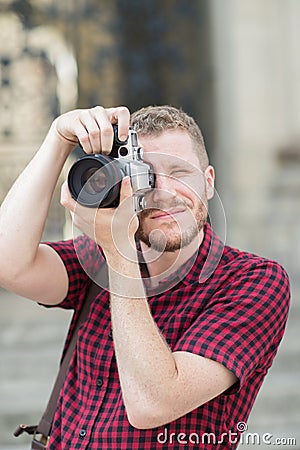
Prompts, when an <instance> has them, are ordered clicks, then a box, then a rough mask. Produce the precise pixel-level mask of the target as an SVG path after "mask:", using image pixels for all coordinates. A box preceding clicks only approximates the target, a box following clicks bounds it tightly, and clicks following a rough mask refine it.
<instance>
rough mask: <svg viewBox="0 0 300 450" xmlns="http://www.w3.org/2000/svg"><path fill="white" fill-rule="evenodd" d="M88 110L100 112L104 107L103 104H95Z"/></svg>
mask: <svg viewBox="0 0 300 450" xmlns="http://www.w3.org/2000/svg"><path fill="white" fill-rule="evenodd" d="M89 111H90V112H92V113H98V112H101V113H102V112H103V111H104V108H103V106H100V105H97V106H94V107H93V108H91V109H89Z"/></svg>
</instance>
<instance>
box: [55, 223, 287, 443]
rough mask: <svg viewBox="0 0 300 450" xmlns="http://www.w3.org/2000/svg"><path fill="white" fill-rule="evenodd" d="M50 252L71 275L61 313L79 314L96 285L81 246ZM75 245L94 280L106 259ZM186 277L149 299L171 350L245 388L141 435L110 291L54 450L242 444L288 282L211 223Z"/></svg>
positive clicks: (97, 305)
mask: <svg viewBox="0 0 300 450" xmlns="http://www.w3.org/2000/svg"><path fill="white" fill-rule="evenodd" d="M49 245H51V246H52V247H53V248H54V249H55V250H56V251H57V252H58V254H59V255H60V257H61V258H62V260H63V262H64V264H65V266H66V268H67V271H68V275H69V292H68V295H67V297H66V299H65V300H64V301H63V302H62V303H61V304H60V305H59V306H61V307H62V308H72V309H75V316H76V315H77V314H78V312H79V310H80V308H81V307H82V304H83V301H84V298H85V295H86V292H87V289H88V287H89V284H90V278H89V277H88V275H87V274H86V272H85V270H84V269H83V268H82V265H81V264H80V263H79V261H78V257H77V254H76V252H75V250H74V242H73V241H72V240H70V241H64V242H59V243H50V244H49ZM76 248H77V253H78V252H80V253H81V257H80V259H81V260H84V265H85V266H86V267H85V269H87V271H88V272H89V273H90V271H91V270H93V265H94V266H95V265H97V264H98V263H99V260H100V259H101V258H100V259H99V249H98V247H97V245H96V244H95V243H94V242H93V241H91V240H90V239H88V238H87V237H85V236H80V237H78V238H76ZM212 250H213V251H212ZM209 253H210V255H217V259H215V264H216V265H217V267H216V268H215V270H214V272H213V273H212V274H211V276H210V277H209V278H208V279H207V280H206V281H204V282H203V281H202V282H200V283H199V275H200V273H201V270H202V268H203V267H204V266H205V264H204V263H205V261H206V259H207V257H208V254H209ZM210 257H211V256H210ZM219 259H220V261H219V263H218V260H219ZM95 261H98V262H97V263H95ZM87 266H89V267H87ZM183 275H184V276H181V277H180V276H179V278H178V284H176V285H175V286H173V287H171V288H169V289H168V290H166V291H165V292H162V293H161V294H159V295H153V296H149V297H148V299H149V305H150V308H151V311H152V315H153V318H154V320H155V322H156V324H157V326H158V327H159V329H160V330H161V333H162V334H163V336H164V337H165V339H166V342H167V343H168V345H169V346H170V349H171V350H172V351H186V352H192V353H195V354H197V355H201V356H203V357H205V358H209V359H212V360H214V361H218V362H219V363H221V364H223V365H224V366H225V367H227V369H229V370H230V371H232V372H233V373H234V374H235V375H236V376H237V378H238V382H237V383H236V384H235V385H234V386H233V387H231V388H230V389H229V390H227V391H226V392H224V393H223V394H221V395H218V396H217V397H216V398H214V399H212V400H210V401H209V402H207V403H205V404H204V405H202V406H200V407H199V408H197V409H195V410H194V411H192V412H190V413H188V414H187V415H185V416H183V417H181V418H179V419H177V420H175V421H173V422H171V423H169V424H166V425H165V426H162V427H159V428H155V429H151V430H140V429H135V428H134V427H133V426H131V425H130V424H129V422H128V420H127V415H126V411H125V407H124V403H123V399H122V392H121V387H120V381H119V376H118V370H117V364H116V359H115V355H114V344H113V338H112V333H111V318H110V310H109V294H108V292H107V291H106V290H102V291H101V292H100V293H99V295H98V296H97V297H96V298H95V300H94V302H93V303H92V304H91V308H90V312H89V317H88V319H87V321H86V322H85V323H84V324H83V325H82V326H81V329H80V331H79V337H78V343H77V348H76V350H75V352H74V356H73V358H72V361H71V364H70V368H69V371H68V375H67V377H66V381H65V384H64V386H63V389H62V392H61V396H60V400H59V403H58V406H57V411H56V414H55V418H54V423H53V427H52V433H51V438H50V442H49V449H50V450H60V449H68V450H70V449H72V450H73V449H80V450H84V449H89V450H91V449H97V450H99V449H109V450H111V449H118V450H121V449H128V450H129V449H130V450H131V449H138V450H141V449H150V450H154V449H169V448H173V449H182V448H201V449H211V448H213V449H219V448H222V449H234V448H236V447H237V440H238V435H239V429H240V430H241V429H242V426H241V425H239V424H240V423H241V422H246V421H247V418H248V416H249V413H250V410H251V408H252V405H253V402H254V400H255V397H256V395H257V393H258V390H259V388H260V386H261V384H262V382H263V379H264V377H265V375H266V373H267V371H268V369H269V367H270V366H271V363H272V361H273V358H274V356H275V354H276V351H277V348H278V345H279V343H280V341H281V339H282V336H283V332H284V327H285V323H286V320H287V313H288V306H289V282H288V277H287V275H286V273H285V271H284V270H283V269H282V267H281V266H280V265H279V264H278V263H276V262H274V261H270V260H266V259H264V258H261V257H259V256H256V255H252V254H249V253H245V252H240V251H239V250H237V249H234V248H231V247H229V246H225V247H224V246H223V245H222V243H221V241H220V240H219V239H218V237H217V236H216V235H215V234H214V233H212V230H211V228H210V226H209V225H208V224H207V225H206V226H205V237H204V240H203V242H202V244H201V246H200V248H199V253H198V255H196V259H195V262H194V263H193V265H192V267H191V270H189V272H188V273H187V274H183ZM180 279H181V281H180ZM173 284H174V283H173ZM75 318H76V317H75ZM73 323H74V322H73ZM73 323H72V324H71V328H72V326H73Z"/></svg>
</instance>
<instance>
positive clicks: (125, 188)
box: [120, 176, 132, 203]
mask: <svg viewBox="0 0 300 450" xmlns="http://www.w3.org/2000/svg"><path fill="white" fill-rule="evenodd" d="M130 197H132V187H131V182H130V177H129V176H126V177H124V178H123V180H122V184H121V192H120V203H122V202H123V201H124V200H126V199H127V198H130Z"/></svg>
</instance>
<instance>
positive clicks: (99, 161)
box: [68, 125, 155, 212]
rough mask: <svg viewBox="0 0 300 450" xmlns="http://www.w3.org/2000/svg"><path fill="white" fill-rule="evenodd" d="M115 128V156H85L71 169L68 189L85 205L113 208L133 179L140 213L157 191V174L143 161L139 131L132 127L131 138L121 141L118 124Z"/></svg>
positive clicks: (133, 187) (113, 153) (137, 209)
mask: <svg viewBox="0 0 300 450" xmlns="http://www.w3.org/2000/svg"><path fill="white" fill-rule="evenodd" d="M113 129H114V140H113V146H112V151H111V153H110V154H109V155H102V154H93V155H84V156H83V157H81V158H80V159H79V160H78V161H76V162H75V163H74V164H73V166H72V167H71V169H70V172H69V175H68V187H69V190H70V192H71V195H72V197H73V198H74V199H75V200H76V201H77V202H78V203H80V204H81V205H83V206H88V207H92V208H113V207H116V206H117V205H118V204H119V200H120V188H121V181H122V179H123V178H124V177H125V176H129V177H130V180H131V186H132V191H133V200H134V209H135V211H136V212H139V211H141V210H143V209H144V208H145V206H146V204H145V194H146V193H147V192H148V191H149V190H151V189H153V188H154V185H155V175H154V171H153V168H152V166H151V165H150V164H148V163H146V162H144V161H143V149H142V148H141V147H140V146H139V144H138V139H137V134H136V132H135V131H134V130H133V129H131V128H130V129H129V135H128V138H127V139H126V140H125V141H120V139H119V137H118V127H117V125H113Z"/></svg>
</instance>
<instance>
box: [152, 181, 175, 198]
mask: <svg viewBox="0 0 300 450" xmlns="http://www.w3.org/2000/svg"><path fill="white" fill-rule="evenodd" d="M151 194H152V195H151V198H152V200H153V202H154V203H158V202H166V201H169V200H171V199H172V198H174V197H176V190H175V188H174V183H173V182H172V178H170V177H168V176H167V175H163V174H156V178H155V188H154V189H153V190H152V191H151Z"/></svg>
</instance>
